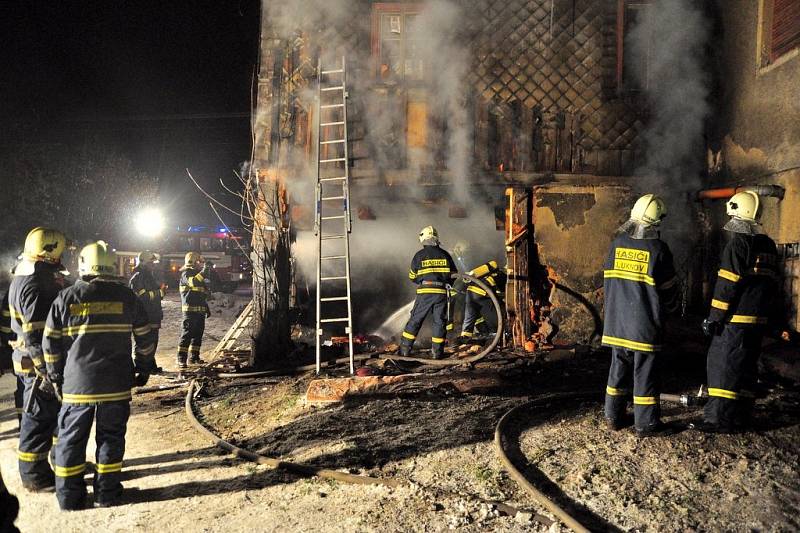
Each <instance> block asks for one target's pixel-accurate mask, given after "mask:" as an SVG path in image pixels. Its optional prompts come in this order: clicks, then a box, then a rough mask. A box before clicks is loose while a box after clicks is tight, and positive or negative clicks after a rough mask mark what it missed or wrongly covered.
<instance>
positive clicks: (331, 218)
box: [320, 215, 344, 220]
mask: <svg viewBox="0 0 800 533" xmlns="http://www.w3.org/2000/svg"><path fill="white" fill-rule="evenodd" d="M337 218H344V215H336V216H332V217H320V219H321V220H336V219H337Z"/></svg>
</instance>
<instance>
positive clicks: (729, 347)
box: [704, 324, 764, 429]
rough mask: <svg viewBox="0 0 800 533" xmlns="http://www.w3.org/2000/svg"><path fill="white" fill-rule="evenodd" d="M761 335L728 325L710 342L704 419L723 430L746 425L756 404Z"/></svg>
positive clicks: (761, 331)
mask: <svg viewBox="0 0 800 533" xmlns="http://www.w3.org/2000/svg"><path fill="white" fill-rule="evenodd" d="M763 336H764V332H763V330H762V329H761V328H758V327H740V326H734V325H731V324H727V325H726V326H725V328H724V329H723V330H722V333H720V334H719V335H717V336H715V337H714V338H713V339H712V340H711V346H710V347H709V349H708V360H707V362H706V371H707V374H708V403H707V404H706V406H705V412H704V418H705V421H706V422H707V423H709V424H714V425H717V426H719V427H720V428H723V429H733V428H734V427H736V426H746V425H747V424H749V422H750V419H751V417H752V414H753V407H754V405H755V394H754V391H755V386H756V382H757V381H758V358H759V356H760V355H761V340H762V338H763Z"/></svg>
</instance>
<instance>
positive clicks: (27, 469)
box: [17, 376, 61, 488]
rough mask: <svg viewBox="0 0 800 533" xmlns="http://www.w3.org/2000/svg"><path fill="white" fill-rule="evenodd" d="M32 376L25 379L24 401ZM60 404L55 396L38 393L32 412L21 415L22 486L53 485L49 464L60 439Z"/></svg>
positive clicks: (20, 470) (20, 452) (20, 457)
mask: <svg viewBox="0 0 800 533" xmlns="http://www.w3.org/2000/svg"><path fill="white" fill-rule="evenodd" d="M35 380H36V378H34V377H33V376H24V377H22V381H23V383H24V386H25V389H24V391H23V397H24V399H25V400H27V399H28V398H30V397H31V392H32V389H33V383H34V381H35ZM60 407H61V404H60V403H59V402H58V399H56V397H55V395H47V394H45V393H43V392H41V391H40V392H37V394H36V395H34V397H33V398H32V399H31V409H30V411H31V412H30V413H24V412H23V413H22V421H21V422H20V427H19V446H18V447H17V458H18V459H19V477H20V479H21V480H22V485H23V486H26V487H31V488H39V487H49V486H52V485H53V470H52V469H51V468H50V465H49V464H48V462H47V456H48V454H50V453H51V450H52V447H53V442H54V441H55V440H56V438H57V437H58V428H57V424H58V410H59V409H60Z"/></svg>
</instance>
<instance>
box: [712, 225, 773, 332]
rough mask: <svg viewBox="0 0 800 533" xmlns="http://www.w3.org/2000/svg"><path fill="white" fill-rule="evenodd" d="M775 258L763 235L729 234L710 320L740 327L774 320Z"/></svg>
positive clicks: (769, 240)
mask: <svg viewBox="0 0 800 533" xmlns="http://www.w3.org/2000/svg"><path fill="white" fill-rule="evenodd" d="M779 280H780V278H779V274H778V255H777V249H776V247H775V242H774V241H773V240H772V239H770V238H769V237H767V236H766V235H746V234H743V233H731V239H730V241H728V243H727V244H726V245H725V249H724V250H723V251H722V258H721V260H720V265H719V272H717V283H716V285H715V287H714V299H713V300H711V311H710V313H709V319H710V320H713V321H714V322H728V323H731V324H736V325H739V326H755V325H763V324H767V323H768V322H770V321H771V320H772V319H777V318H778V316H777V315H779V314H780V313H781V311H782V310H783V306H782V305H781V303H780V302H779V301H778V298H779V296H780V292H779V291H780V285H779Z"/></svg>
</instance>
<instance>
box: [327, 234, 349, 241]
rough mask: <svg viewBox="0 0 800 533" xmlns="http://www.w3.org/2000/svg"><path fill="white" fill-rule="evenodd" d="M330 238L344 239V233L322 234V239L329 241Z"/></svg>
mask: <svg viewBox="0 0 800 533" xmlns="http://www.w3.org/2000/svg"><path fill="white" fill-rule="evenodd" d="M332 239H344V235H323V236H322V240H323V241H330V240H332Z"/></svg>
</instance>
